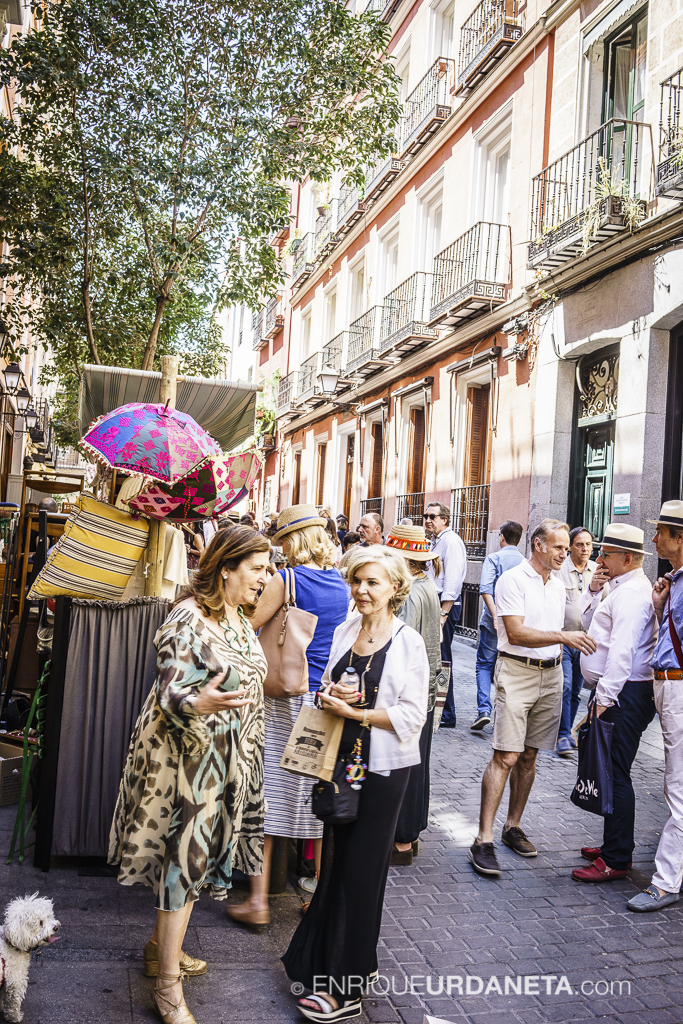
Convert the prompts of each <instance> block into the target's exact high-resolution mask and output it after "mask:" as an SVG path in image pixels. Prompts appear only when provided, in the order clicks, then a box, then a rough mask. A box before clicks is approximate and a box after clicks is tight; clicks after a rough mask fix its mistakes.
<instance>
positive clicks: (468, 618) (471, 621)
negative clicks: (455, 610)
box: [453, 583, 479, 640]
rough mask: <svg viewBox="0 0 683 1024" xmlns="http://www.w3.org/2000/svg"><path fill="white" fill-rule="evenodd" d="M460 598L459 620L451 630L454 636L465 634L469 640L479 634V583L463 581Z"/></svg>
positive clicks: (474, 638)
mask: <svg viewBox="0 0 683 1024" xmlns="http://www.w3.org/2000/svg"><path fill="white" fill-rule="evenodd" d="M460 598H461V600H462V609H461V612H460V621H459V622H458V624H457V625H456V626H455V628H454V630H453V632H454V633H455V634H456V636H466V637H467V638H468V639H469V640H476V639H477V638H478V636H479V584H478V583H463V585H462V591H461V592H460Z"/></svg>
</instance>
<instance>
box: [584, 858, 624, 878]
mask: <svg viewBox="0 0 683 1024" xmlns="http://www.w3.org/2000/svg"><path fill="white" fill-rule="evenodd" d="M572 878H574V879H576V881H577V882H616V880H617V879H618V878H628V869H627V870H625V871H615V870H614V869H613V868H608V867H607V865H606V864H605V862H604V860H603V859H602V857H596V858H595V860H594V861H593V863H592V864H591V866H590V867H589V868H574V870H573V871H572Z"/></svg>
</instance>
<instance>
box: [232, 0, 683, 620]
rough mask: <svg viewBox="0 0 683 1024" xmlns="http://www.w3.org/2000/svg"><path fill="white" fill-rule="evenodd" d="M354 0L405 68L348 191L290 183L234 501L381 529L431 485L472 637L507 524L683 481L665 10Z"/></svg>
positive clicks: (587, 510) (602, 508) (631, 513)
mask: <svg viewBox="0 0 683 1024" xmlns="http://www.w3.org/2000/svg"><path fill="white" fill-rule="evenodd" d="M370 2H373V0H370ZM374 6H376V8H377V10H378V13H379V15H380V16H381V17H382V18H383V19H384V20H386V21H387V22H388V23H389V24H390V26H391V29H392V37H391V43H390V45H389V51H388V52H389V53H390V54H391V56H392V57H393V59H394V60H395V66H396V69H397V72H398V74H399V77H400V79H401V83H402V84H401V90H402V101H403V112H404V113H403V118H402V122H401V125H400V128H399V131H398V133H397V139H396V148H395V153H394V155H393V156H392V157H391V158H390V159H387V160H384V161H380V162H379V163H378V164H377V165H376V166H374V167H369V168H367V171H366V176H365V186H364V188H363V189H362V190H355V189H350V188H347V187H345V186H343V185H342V184H341V183H340V182H339V181H334V180H333V181H332V182H330V183H329V185H328V186H325V188H324V189H321V188H320V187H319V186H318V187H317V188H316V186H315V185H314V184H313V183H311V182H304V183H303V185H301V186H296V187H295V188H294V189H293V190H292V211H291V224H290V228H289V232H282V233H281V234H280V235H278V236H276V237H274V238H273V244H275V245H277V246H278V247H280V250H281V252H282V253H284V254H286V260H287V264H286V265H287V270H288V282H287V287H286V289H284V290H283V293H282V294H281V295H280V296H278V297H277V298H275V299H273V300H271V302H270V304H269V305H268V306H267V307H266V308H264V309H263V310H259V311H257V312H256V313H255V314H253V315H249V318H248V326H249V327H250V328H251V330H252V331H253V334H252V338H251V344H252V358H253V379H254V380H259V379H262V380H264V381H267V382H273V381H274V380H275V381H277V395H278V397H277V432H276V435H275V436H274V437H272V436H271V435H269V441H270V442H271V443H270V445H269V447H267V448H266V449H265V454H266V455H267V458H266V461H265V468H264V473H263V477H262V479H261V481H260V482H259V487H258V489H257V491H256V492H255V495H254V498H255V500H256V505H257V510H258V512H259V513H263V512H268V511H274V510H275V509H276V508H283V507H285V506H286V505H288V504H292V503H295V502H297V501H309V502H313V503H315V504H317V505H318V506H326V507H328V508H329V509H330V510H331V511H332V513H333V515H336V514H337V513H339V512H342V511H343V512H345V513H346V514H347V515H348V516H349V517H350V520H351V523H352V525H355V524H356V522H357V520H358V519H359V517H360V516H361V515H362V514H363V513H364V512H367V511H378V512H381V514H382V515H383V516H384V519H385V523H386V525H387V526H390V525H391V524H392V523H394V522H396V521H398V520H400V519H401V518H403V517H405V516H408V517H409V518H412V519H413V520H415V521H416V522H420V521H421V515H422V512H423V509H424V506H425V504H426V503H427V502H429V501H434V500H436V501H443V502H444V503H445V504H447V505H448V506H449V507H450V508H451V509H452V514H453V525H454V528H455V529H457V530H458V531H459V532H460V534H461V535H462V537H463V539H464V540H465V543H466V546H467V550H468V559H469V564H468V575H467V586H466V594H465V612H464V617H463V629H464V630H472V629H473V628H474V626H475V625H476V611H477V606H478V593H477V583H478V579H479V572H480V563H481V560H482V558H483V557H484V555H485V553H486V552H487V550H490V549H491V548H492V547H495V546H496V545H497V533H498V528H499V526H500V523H501V522H502V521H504V520H505V519H516V520H518V521H519V522H521V523H522V525H523V526H524V527H525V529H526V528H527V527H529V526H530V527H531V528H532V529H533V527H534V526H535V525H536V524H537V523H538V522H539V521H540V520H541V519H542V518H543V517H545V516H547V515H554V516H557V517H559V518H565V517H566V518H568V519H569V521H570V522H571V523H572V524H578V523H585V524H586V525H588V526H590V528H591V529H593V531H594V532H595V533H596V535H599V534H600V532H601V530H602V529H603V528H604V525H605V524H606V522H609V521H610V519H612V518H614V517H615V516H617V517H619V519H620V521H624V522H631V523H634V524H636V525H639V526H643V525H644V524H645V521H646V520H647V519H648V518H650V519H651V518H652V517H653V514H654V512H655V511H656V509H657V507H658V504H659V501H660V500H661V498H662V497H663V496H664V497H677V496H680V491H681V472H682V469H681V433H682V427H683V411H682V410H681V395H682V394H683V387H682V386H683V380H682V379H681V375H682V374H683V351H682V350H680V345H681V341H680V340H679V339H680V337H681V336H683V314H681V309H683V277H682V276H681V274H680V273H679V272H678V271H679V270H680V269H682V268H683V254H682V253H681V251H680V245H681V242H682V241H683V222H681V221H682V214H681V205H680V201H681V197H683V155H682V154H681V145H680V143H679V118H680V86H681V81H680V75H681V71H680V70H679V69H680V67H681V64H683V14H681V13H679V10H678V6H677V4H676V3H674V4H673V5H672V4H670V3H667V2H664V0H654V2H650V3H649V4H648V3H641V2H639V0H635V2H632V0H616V2H615V0H602V2H599V3H595V2H593V3H591V2H588V3H578V2H576V0H555V2H554V3H551V4H547V3H544V2H543V0H539V2H538V3H532V2H530V0H527V3H522V4H519V3H517V0H484V2H479V3H478V4H476V5H475V4H473V3H472V2H471V0H457V2H455V3H454V2H448V0H415V2H410V0H401V2H397V0H392V2H386V3H382V2H375V3H374ZM241 315H242V318H243V320H244V324H245V328H244V329H245V330H246V329H247V317H246V314H245V313H244V312H243V313H242V314H241ZM679 325H681V326H679ZM243 344H244V338H243ZM652 561H653V562H654V561H655V560H654V559H653V560H652Z"/></svg>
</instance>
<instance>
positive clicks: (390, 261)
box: [378, 224, 398, 303]
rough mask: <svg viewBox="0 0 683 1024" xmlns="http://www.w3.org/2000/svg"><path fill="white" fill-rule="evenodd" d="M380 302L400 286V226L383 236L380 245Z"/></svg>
mask: <svg viewBox="0 0 683 1024" xmlns="http://www.w3.org/2000/svg"><path fill="white" fill-rule="evenodd" d="M379 271H380V272H379V283H380V288H379V294H378V302H380V303H381V302H382V299H383V298H384V296H385V295H388V294H389V292H390V291H393V289H394V288H395V287H396V285H397V284H398V224H396V225H395V226H394V227H392V228H391V229H390V230H389V231H387V233H386V234H385V235H383V236H382V238H381V239H380V243H379Z"/></svg>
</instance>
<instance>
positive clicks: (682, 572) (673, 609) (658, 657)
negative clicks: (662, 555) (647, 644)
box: [652, 569, 683, 669]
mask: <svg viewBox="0 0 683 1024" xmlns="http://www.w3.org/2000/svg"><path fill="white" fill-rule="evenodd" d="M669 615H672V616H673V620H672V621H673V627H674V629H675V630H676V635H677V636H678V638H679V639H681V637H683V569H679V570H678V572H675V573H673V580H672V582H671V590H670V592H669V600H668V601H667V603H666V606H665V608H664V614H663V615H662V624H661V626H660V627H659V637H658V638H657V644H656V646H655V649H654V652H653V654H652V667H653V668H655V669H665V668H683V665H679V663H678V658H677V657H676V652H675V650H674V645H673V644H672V643H671V633H670V631H669Z"/></svg>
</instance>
